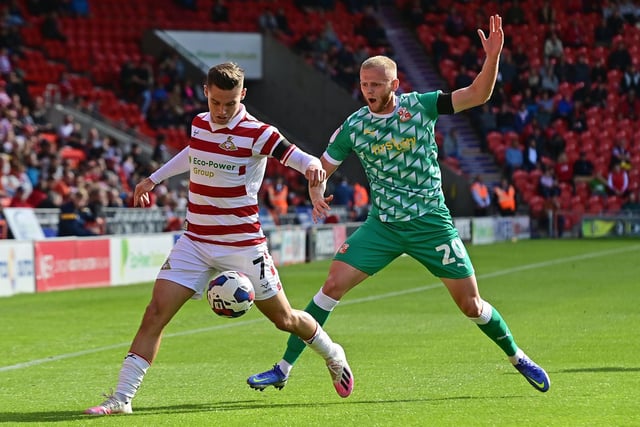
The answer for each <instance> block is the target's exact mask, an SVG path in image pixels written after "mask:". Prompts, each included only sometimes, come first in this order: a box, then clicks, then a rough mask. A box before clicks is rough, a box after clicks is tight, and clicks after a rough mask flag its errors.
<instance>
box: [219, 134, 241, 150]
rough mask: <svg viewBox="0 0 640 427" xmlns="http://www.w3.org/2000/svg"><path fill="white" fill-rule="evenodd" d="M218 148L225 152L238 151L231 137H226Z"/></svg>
mask: <svg viewBox="0 0 640 427" xmlns="http://www.w3.org/2000/svg"><path fill="white" fill-rule="evenodd" d="M220 148H222V149H223V150H226V151H236V150H237V149H238V147H236V144H234V143H233V137H232V136H228V137H227V140H226V141H225V142H223V143H222V144H220Z"/></svg>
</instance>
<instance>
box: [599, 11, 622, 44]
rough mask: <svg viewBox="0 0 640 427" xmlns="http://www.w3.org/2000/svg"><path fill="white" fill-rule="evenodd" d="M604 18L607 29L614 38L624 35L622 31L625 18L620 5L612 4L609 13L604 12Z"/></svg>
mask: <svg viewBox="0 0 640 427" xmlns="http://www.w3.org/2000/svg"><path fill="white" fill-rule="evenodd" d="M602 16H603V17H604V18H605V19H606V22H607V28H608V29H609V33H610V34H611V35H612V36H613V37H616V36H618V35H620V34H622V30H623V29H624V18H623V17H622V14H621V13H620V9H619V5H618V4H616V3H612V8H611V9H610V10H609V11H608V12H607V11H603V13H602Z"/></svg>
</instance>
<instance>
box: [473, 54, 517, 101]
mask: <svg viewBox="0 0 640 427" xmlns="http://www.w3.org/2000/svg"><path fill="white" fill-rule="evenodd" d="M517 75H518V68H517V66H516V64H515V63H514V62H513V60H512V58H511V53H510V52H509V51H508V50H505V52H504V54H503V55H502V56H501V57H500V68H499V71H498V82H499V83H501V84H503V85H504V87H505V91H506V92H508V93H510V92H511V87H512V85H513V83H514V82H515V80H516V77H517ZM461 87H464V86H461Z"/></svg>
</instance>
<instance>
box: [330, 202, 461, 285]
mask: <svg viewBox="0 0 640 427" xmlns="http://www.w3.org/2000/svg"><path fill="white" fill-rule="evenodd" d="M404 253H406V254H407V255H409V256H411V257H412V258H414V259H416V260H417V261H418V262H420V263H421V264H422V265H424V266H425V267H427V269H428V270H429V271H430V272H431V273H432V274H433V275H434V276H436V277H442V278H447V279H462V278H465V277H469V276H471V275H473V273H474V271H473V265H472V264H471V260H470V259H469V255H468V254H467V250H466V249H465V247H464V244H463V243H462V240H460V236H458V230H456V228H455V227H454V226H453V221H452V220H451V215H450V214H449V210H448V209H447V208H446V207H444V208H439V209H437V210H435V211H434V212H432V213H430V214H427V215H425V216H423V217H420V218H417V219H413V220H411V221H406V222H405V221H403V222H382V221H380V220H379V219H378V218H375V217H373V216H369V217H368V218H367V220H366V221H365V222H364V224H362V225H361V226H360V227H359V228H358V229H357V230H356V231H355V232H354V233H353V234H352V235H351V236H349V238H348V239H347V240H346V241H345V243H344V244H343V245H342V246H341V247H340V249H338V251H337V252H336V254H335V256H334V259H335V260H338V261H342V262H345V263H347V264H349V265H351V266H352V267H355V268H357V269H358V270H361V271H364V272H365V273H367V274H368V275H370V276H371V275H373V274H375V273H377V272H378V271H380V270H382V269H383V268H384V267H386V266H387V265H388V264H389V263H390V262H391V261H393V260H394V259H396V258H397V257H399V256H400V255H402V254H404Z"/></svg>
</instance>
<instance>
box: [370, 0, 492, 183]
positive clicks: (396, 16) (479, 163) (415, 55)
mask: <svg viewBox="0 0 640 427" xmlns="http://www.w3.org/2000/svg"><path fill="white" fill-rule="evenodd" d="M378 18H379V19H380V21H381V23H382V24H383V26H384V28H385V30H386V34H387V39H388V40H389V43H390V44H391V46H392V47H393V51H394V57H395V60H396V61H397V62H398V65H399V66H400V67H401V68H402V70H403V72H404V73H405V74H406V76H407V78H408V79H409V81H410V84H411V87H413V88H415V90H417V91H418V92H429V91H432V90H436V89H445V88H446V87H447V83H446V82H445V81H444V79H443V78H442V77H440V74H439V73H438V72H437V70H436V69H435V68H434V67H433V65H432V64H431V62H430V61H429V58H428V56H427V54H426V53H425V51H424V47H423V46H422V45H421V44H420V42H419V41H418V39H417V38H416V36H415V34H414V33H413V30H411V29H410V28H409V27H408V26H407V25H405V24H404V22H403V18H402V16H401V15H400V12H399V10H398V8H397V6H396V5H394V4H383V5H381V6H380V9H379V11H378ZM453 127H455V128H456V129H457V130H458V135H459V137H460V141H459V150H460V169H461V170H462V172H463V173H464V174H465V175H467V176H468V177H470V178H471V177H474V176H476V175H482V177H483V179H484V181H485V183H487V185H489V186H491V185H493V184H498V183H499V181H500V177H501V173H500V169H499V167H498V165H496V163H495V160H494V158H493V156H492V155H491V154H488V153H483V152H482V151H481V149H480V140H479V139H478V134H477V132H476V131H475V130H474V129H473V127H472V126H471V123H470V121H469V118H468V117H467V116H466V115H464V114H457V115H443V116H440V118H439V120H438V124H437V130H438V131H439V132H441V133H442V135H446V134H447V132H448V131H449V129H451V128H453Z"/></svg>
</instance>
